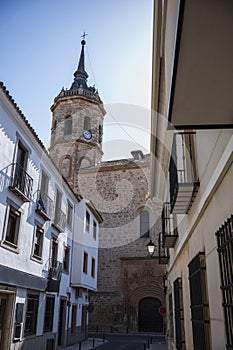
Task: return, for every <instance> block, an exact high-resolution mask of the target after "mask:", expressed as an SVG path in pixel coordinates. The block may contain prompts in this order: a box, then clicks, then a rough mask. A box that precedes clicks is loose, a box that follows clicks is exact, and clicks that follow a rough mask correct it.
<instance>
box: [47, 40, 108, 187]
mask: <svg viewBox="0 0 233 350" xmlns="http://www.w3.org/2000/svg"><path fill="white" fill-rule="evenodd" d="M84 36H85V34H84ZM81 45H82V48H81V54H80V58H79V63H78V68H77V70H76V71H75V73H74V81H73V83H72V85H71V87H70V89H64V88H62V90H61V91H60V93H59V94H58V96H57V97H55V99H54V103H53V105H52V107H51V111H52V129H51V140H50V148H49V152H50V155H51V157H52V159H53V160H54V162H55V164H56V165H57V166H58V168H59V169H60V170H61V173H62V175H63V176H64V177H65V178H66V179H67V181H68V183H69V184H70V185H71V187H72V188H73V189H74V191H75V192H78V191H76V188H75V178H76V175H75V174H76V173H77V172H78V170H79V169H81V168H85V167H92V166H95V165H97V164H99V163H100V161H101V158H102V155H103V152H102V137H103V119H104V115H105V113H106V112H105V110H104V106H103V103H102V101H101V99H100V97H99V94H98V91H97V90H96V89H95V87H94V86H88V84H87V79H88V74H87V72H86V71H85V52H84V51H85V45H86V42H85V40H82V41H81Z"/></svg>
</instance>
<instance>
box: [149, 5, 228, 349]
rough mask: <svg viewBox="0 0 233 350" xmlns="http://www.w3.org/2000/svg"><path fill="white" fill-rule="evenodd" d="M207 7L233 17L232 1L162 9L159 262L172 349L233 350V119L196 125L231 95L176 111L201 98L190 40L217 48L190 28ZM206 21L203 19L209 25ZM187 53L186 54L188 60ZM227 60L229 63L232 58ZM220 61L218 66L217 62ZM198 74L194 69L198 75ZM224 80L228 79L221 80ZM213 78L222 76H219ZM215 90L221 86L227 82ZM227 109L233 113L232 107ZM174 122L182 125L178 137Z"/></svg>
mask: <svg viewBox="0 0 233 350" xmlns="http://www.w3.org/2000/svg"><path fill="white" fill-rule="evenodd" d="M202 3H203V6H204V9H205V10H206V7H208V8H209V11H210V10H211V9H213V13H215V11H218V14H219V20H220V21H222V20H224V17H223V16H222V15H223V13H224V15H226V14H227V15H229V13H231V14H232V9H233V8H232V6H231V8H230V9H231V11H230V9H229V8H228V10H226V9H227V2H225V1H223V2H219V3H218V5H219V7H218V10H217V7H216V8H214V7H213V8H211V6H212V3H211V2H208V1H204V2H199V1H192V0H187V1H185V2H184V1H176V0H174V1H173V0H166V1H164V2H162V1H155V2H154V4H155V6H154V11H155V13H154V19H155V21H154V53H153V80H152V86H153V88H152V109H153V112H152V142H151V151H152V154H153V155H154V158H153V161H152V167H151V171H152V182H151V196H153V197H154V198H156V199H159V201H161V202H163V203H164V208H166V211H163V213H161V216H162V221H163V230H162V231H163V232H162V236H161V238H162V239H161V240H160V241H159V246H160V254H159V255H160V256H159V260H160V263H163V264H166V276H165V287H166V301H167V302H166V304H167V317H166V336H167V348H168V349H178V350H184V349H188V350H192V349H194V350H200V349H205V350H210V349H212V350H219V349H226V348H229V349H230V348H231V347H232V346H233V328H232V312H233V306H232V293H233V289H232V286H233V277H232V276H233V275H232V268H233V267H232V238H233V200H232V198H233V165H232V162H233V129H232V127H233V119H232V115H228V116H227V118H225V119H224V116H223V115H222V109H221V108H220V107H219V109H218V110H217V112H218V113H215V118H214V120H213V122H212V123H211V122H210V119H211V113H210V115H209V116H207V118H205V116H206V114H205V113H204V114H202V120H200V119H199V117H200V114H201V113H197V115H198V116H197V117H196V119H195V113H196V112H197V110H196V109H195V108H196V107H197V109H199V112H203V111H206V110H208V111H212V108H213V106H215V105H216V104H218V103H219V101H221V100H222V98H224V92H223V91H222V92H219V99H218V100H216V99H212V100H211V99H210V98H209V97H210V96H211V93H212V90H211V89H213V90H214V89H215V88H214V86H212V87H208V89H209V90H208V98H205V97H206V96H205V95H203V96H202V104H198V103H197V101H196V102H195V103H196V106H195V108H192V107H191V106H192V104H189V105H188V106H189V109H190V110H189V112H188V110H187V111H186V109H185V107H184V109H183V110H182V113H177V114H176V112H177V109H176V108H175V107H174V106H177V105H179V108H181V109H182V99H186V101H187V99H189V100H190V101H193V99H195V97H194V96H195V94H194V90H192V89H191V88H188V86H191V85H192V83H193V81H192V80H191V81H190V80H189V75H187V72H186V71H185V67H187V66H189V64H190V62H193V61H192V59H193V58H192V57H191V56H192V53H193V50H196V49H194V48H197V47H198V45H199V42H198V40H195V41H194V42H190V41H189V40H187V38H188V37H189V35H190V33H192V35H193V38H195V35H196V30H200V33H199V36H201V42H202V40H203V37H205V40H207V41H209V43H211V42H212V41H213V36H212V33H213V32H212V31H209V32H208V35H207V33H205V32H204V31H203V30H201V29H200V28H202V27H201V26H200V27H199V22H198V20H197V21H196V25H194V27H192V30H191V29H190V28H188V27H187V26H188V24H187V23H188V20H187V18H188V16H191V17H192V16H195V15H196V13H193V12H192V11H191V10H190V9H192V8H193V6H195V5H196V4H199V5H201V6H202ZM188 10H189V11H188ZM186 11H187V12H186ZM199 15H200V11H199ZM204 16H205V13H204V12H203V13H202V14H201V17H202V19H201V21H202V20H203V18H205V17H204ZM211 16H212V13H211ZM184 23H185V24H186V25H183V26H182V24H184ZM206 24H207V23H206ZM205 27H206V28H207V27H208V26H207V25H206V26H205ZM206 35H207V36H206ZM226 35H228V33H226ZM177 38H178V39H177ZM179 40H181V41H179ZM182 40H183V41H182ZM186 40H187V41H186ZM221 40H222V39H221ZM224 42H225V43H227V41H224ZM209 43H207V46H208V45H209ZM180 44H181V46H182V47H179V45H180ZM207 46H206V47H207ZM184 51H185V53H186V54H185V55H184V56H182V53H184ZM195 54H197V50H196V52H195ZM208 54H209V52H208ZM198 55H199V56H200V57H201V69H202V70H204V73H202V74H203V79H201V77H200V78H199V79H198V84H199V85H200V86H202V84H204V82H205V79H206V75H205V73H206V74H207V72H209V69H210V70H211V65H210V62H209V60H208V59H207V57H208V55H205V54H202V55H200V52H198ZM221 55H222V57H221V60H223V61H224V59H225V56H224V55H225V53H224V52H221ZM214 60H215V61H216V62H217V61H218V60H216V57H214ZM181 62H182V64H183V67H184V70H183V71H182V73H181V71H179V69H181V65H180V66H179V64H181ZM216 62H215V63H216ZM221 66H222V62H221ZM198 67H199V66H198ZM198 67H196V66H195V65H193V70H194V71H195V69H196V70H197V71H196V74H197V75H198V74H199V73H200V72H199V70H198ZM225 69H226V67H224V69H223V71H224V70H225ZM227 69H230V67H228V68H227ZM219 73H220V74H221V71H218V72H217V75H216V76H218V74H219ZM191 74H193V72H192V73H191ZM208 74H209V73H208ZM212 77H215V71H212V72H211V79H212ZM222 78H224V79H225V78H226V79H227V76H226V75H223V76H222ZM183 79H187V82H188V84H187V85H186V89H184V90H182V91H183V93H182V94H178V93H177V90H176V88H177V86H178V87H179V88H180V87H181V86H182V87H183V85H182V82H183ZM179 84H180V85H179ZM215 84H216V85H217V86H218V87H219V86H220V85H221V84H220V85H219V80H216V82H215ZM194 85H195V84H194ZM194 87H195V88H196V85H195V86H194ZM225 87H226V86H224V88H225ZM215 93H216V90H214V94H215ZM171 96H172V97H171ZM211 104H212V105H211ZM183 106H184V105H183ZM185 106H186V105H185ZM186 107H187V106H186ZM172 108H174V109H172ZM224 108H226V109H227V108H231V109H232V103H231V104H229V105H225V106H224ZM179 112H180V110H179ZM183 112H185V113H184V114H185V118H183V119H182V120H180V119H179V123H180V124H179V123H178V122H177V119H176V118H178V116H179V117H180V118H182V114H183ZM215 112H216V110H215ZM169 113H170V114H169ZM172 113H173V114H172ZM169 115H170V118H171V119H169ZM216 115H218V118H216ZM174 116H175V117H174ZM191 117H192V118H191ZM193 117H194V119H193ZM190 118H191V119H192V123H190V120H191V119H190ZM226 120H227V122H226ZM168 121H171V122H174V123H175V122H176V125H177V128H178V129H175V128H174V126H172V125H171V124H170V125H169V122H168ZM180 126H182V128H181V127H180ZM167 208H168V209H167ZM164 213H165V214H164Z"/></svg>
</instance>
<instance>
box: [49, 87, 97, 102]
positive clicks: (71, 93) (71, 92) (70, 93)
mask: <svg viewBox="0 0 233 350" xmlns="http://www.w3.org/2000/svg"><path fill="white" fill-rule="evenodd" d="M67 96H84V97H88V98H91V99H93V100H96V101H100V97H99V94H98V92H97V91H90V90H86V89H84V88H81V87H80V88H78V89H70V90H64V89H62V90H61V92H60V93H59V95H58V96H57V97H56V98H55V101H56V100H57V99H58V98H60V97H67Z"/></svg>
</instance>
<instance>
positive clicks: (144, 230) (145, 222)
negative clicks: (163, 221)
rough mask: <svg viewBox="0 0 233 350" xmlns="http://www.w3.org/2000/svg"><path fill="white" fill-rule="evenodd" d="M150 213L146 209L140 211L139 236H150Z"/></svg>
mask: <svg viewBox="0 0 233 350" xmlns="http://www.w3.org/2000/svg"><path fill="white" fill-rule="evenodd" d="M149 222H150V215H149V212H148V211H147V210H142V211H141V213H140V237H141V238H148V237H150V226H149V225H150V224H149Z"/></svg>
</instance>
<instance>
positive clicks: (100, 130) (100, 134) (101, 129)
mask: <svg viewBox="0 0 233 350" xmlns="http://www.w3.org/2000/svg"><path fill="white" fill-rule="evenodd" d="M102 137H103V128H102V126H101V125H99V143H101V142H102Z"/></svg>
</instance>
